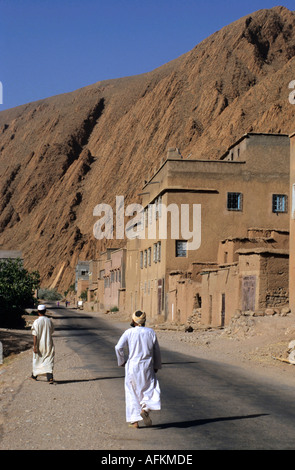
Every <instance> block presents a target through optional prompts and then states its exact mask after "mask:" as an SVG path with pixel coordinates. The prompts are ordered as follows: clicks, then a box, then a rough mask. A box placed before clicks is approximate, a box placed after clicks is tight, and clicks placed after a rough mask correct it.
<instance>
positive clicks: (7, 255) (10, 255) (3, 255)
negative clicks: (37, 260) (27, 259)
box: [0, 250, 23, 261]
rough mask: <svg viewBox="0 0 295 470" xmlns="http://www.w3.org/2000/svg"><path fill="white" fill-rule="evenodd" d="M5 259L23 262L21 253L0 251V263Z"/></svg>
mask: <svg viewBox="0 0 295 470" xmlns="http://www.w3.org/2000/svg"><path fill="white" fill-rule="evenodd" d="M5 259H21V260H23V255H22V252H21V251H17V250H0V261H3V260H5Z"/></svg>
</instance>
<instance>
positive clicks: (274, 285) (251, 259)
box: [201, 229, 289, 326]
mask: <svg viewBox="0 0 295 470" xmlns="http://www.w3.org/2000/svg"><path fill="white" fill-rule="evenodd" d="M255 234H256V236H255ZM258 234H259V236H257V235H258ZM226 242H227V240H224V241H222V242H221V243H220V249H219V255H221V254H222V252H223V253H226V255H227V253H228V252H229V251H230V259H228V260H227V261H228V262H224V261H222V256H221V260H220V261H221V262H220V263H218V264H217V265H216V266H215V267H214V268H211V269H206V270H204V271H203V272H202V273H201V276H202V283H201V294H202V314H201V323H203V324H207V325H213V326H224V325H227V324H228V323H229V321H230V319H231V318H232V317H233V316H234V315H235V314H236V313H237V312H238V311H240V312H251V313H255V314H256V315H259V314H264V312H265V311H266V309H267V308H282V307H285V306H286V305H288V301H289V274H288V265H289V249H288V242H289V232H288V231H281V230H279V231H276V230H272V231H270V230H258V229H256V230H249V231H248V237H244V238H243V239H235V240H232V239H230V240H228V242H229V243H226ZM229 247H230V249H231V250H229ZM224 248H226V249H227V250H228V251H223V250H224ZM227 256H228V255H227Z"/></svg>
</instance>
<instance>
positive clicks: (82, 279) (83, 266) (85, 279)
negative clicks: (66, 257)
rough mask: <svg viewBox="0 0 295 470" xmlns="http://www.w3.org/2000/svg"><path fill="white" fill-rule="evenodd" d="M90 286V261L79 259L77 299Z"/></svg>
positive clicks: (76, 277)
mask: <svg viewBox="0 0 295 470" xmlns="http://www.w3.org/2000/svg"><path fill="white" fill-rule="evenodd" d="M88 286H89V261H78V263H77V265H76V276H75V291H76V296H77V299H79V298H80V296H81V293H82V292H84V291H85V290H87V289H88Z"/></svg>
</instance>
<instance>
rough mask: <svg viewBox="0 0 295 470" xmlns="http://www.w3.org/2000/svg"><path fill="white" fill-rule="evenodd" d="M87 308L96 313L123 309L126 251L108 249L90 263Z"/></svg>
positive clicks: (123, 249) (122, 249)
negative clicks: (115, 308)
mask: <svg viewBox="0 0 295 470" xmlns="http://www.w3.org/2000/svg"><path fill="white" fill-rule="evenodd" d="M89 270H90V273H89V285H88V298H87V306H86V307H87V308H88V309H91V308H92V309H93V310H95V311H99V310H109V309H111V308H114V307H117V308H123V307H124V301H125V272H126V249H125V248H120V249H115V248H108V249H107V250H106V251H105V252H103V253H101V255H100V257H99V259H98V260H92V261H90V263H89Z"/></svg>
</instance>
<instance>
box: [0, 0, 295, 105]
mask: <svg viewBox="0 0 295 470" xmlns="http://www.w3.org/2000/svg"><path fill="white" fill-rule="evenodd" d="M276 5H283V6H285V7H287V8H289V9H290V10H294V0H292V1H289V0H286V1H284V3H278V2H275V1H274V2H273V1H267V0H261V1H259V0H257V1H254V0H248V1H247V2H237V1H232V0H229V1H225V0H208V1H202V0H106V1H105V0H79V1H78V0H50V1H48V0H0V82H1V83H2V87H3V99H2V101H3V102H2V103H1V93H0V111H2V110H4V109H7V108H12V107H15V106H18V105H20V104H24V103H28V102H31V101H36V100H38V99H42V98H46V97H49V96H53V95H57V94H60V93H65V92H69V91H73V90H76V89H78V88H81V87H84V86H87V85H91V84H92V83H95V82H98V81H101V80H105V79H111V78H118V77H124V76H130V75H137V74H140V73H145V72H149V71H151V70H153V69H155V68H157V67H159V66H161V65H163V64H165V63H166V62H169V61H171V60H173V59H175V58H177V57H179V56H180V55H182V54H184V53H186V52H188V51H190V50H191V49H192V48H193V47H194V46H195V45H197V44H198V43H199V42H201V41H202V40H203V39H205V38H206V37H208V36H210V34H213V33H214V32H215V31H217V30H219V29H221V28H222V27H223V26H226V25H228V24H230V23H232V22H233V21H235V20H237V19H239V18H240V17H242V16H245V15H248V14H250V13H252V12H254V11H257V10H260V9H263V8H272V7H273V6H276Z"/></svg>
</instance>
